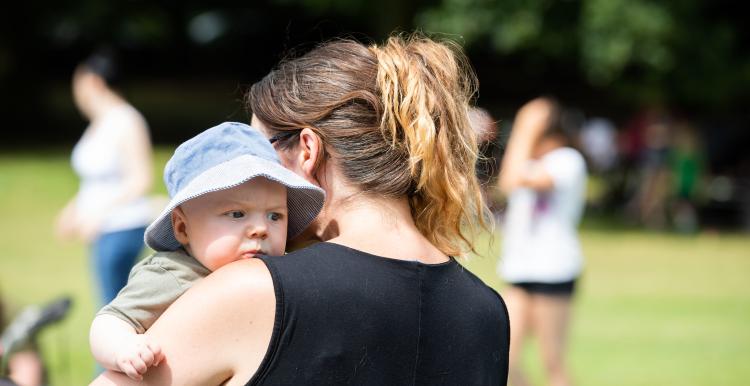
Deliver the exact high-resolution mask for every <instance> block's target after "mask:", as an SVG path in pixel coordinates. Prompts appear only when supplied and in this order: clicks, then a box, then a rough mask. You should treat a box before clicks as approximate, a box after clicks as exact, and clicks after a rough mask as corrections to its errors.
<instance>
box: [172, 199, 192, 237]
mask: <svg viewBox="0 0 750 386" xmlns="http://www.w3.org/2000/svg"><path fill="white" fill-rule="evenodd" d="M187 227H188V225H187V217H186V216H185V212H183V211H182V208H180V207H179V206H178V207H176V208H174V209H172V232H174V238H175V239H177V241H178V242H179V243H180V244H182V245H188V244H190V238H189V237H188V233H187Z"/></svg>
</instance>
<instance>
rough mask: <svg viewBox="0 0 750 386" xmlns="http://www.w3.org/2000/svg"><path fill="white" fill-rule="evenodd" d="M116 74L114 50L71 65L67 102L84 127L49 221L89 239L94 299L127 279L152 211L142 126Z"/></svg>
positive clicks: (66, 233)
mask: <svg viewBox="0 0 750 386" xmlns="http://www.w3.org/2000/svg"><path fill="white" fill-rule="evenodd" d="M117 77H118V69H117V67H116V64H115V61H114V58H113V55H112V53H110V52H106V51H101V52H98V53H95V54H93V55H92V56H91V57H89V58H88V59H86V60H85V61H84V62H83V63H81V64H79V65H78V67H77V68H76V70H75V73H74V75H73V99H74V101H75V104H76V106H77V107H78V109H79V110H80V112H81V114H82V115H83V116H84V117H85V118H86V119H87V120H88V121H89V125H88V127H87V128H86V130H85V131H84V133H83V136H82V137H81V138H80V140H79V141H78V143H77V144H76V145H75V147H74V148H73V154H72V158H71V160H72V165H73V169H74V170H75V172H76V174H77V175H78V176H79V178H80V186H79V189H78V192H77V193H76V195H75V196H74V197H73V198H71V199H70V201H69V202H68V204H67V205H66V206H65V207H64V208H63V209H62V211H61V212H60V214H59V215H58V219H57V224H56V230H57V233H58V236H60V237H61V238H65V239H69V238H78V239H80V240H83V241H86V242H88V243H90V245H91V253H92V264H93V269H94V272H95V276H96V281H97V285H98V287H99V294H100V303H101V304H107V303H109V302H110V301H111V300H112V299H113V298H114V297H115V295H117V293H118V292H119V291H120V289H121V288H122V287H123V286H124V285H125V283H126V282H127V279H128V274H129V272H130V268H131V267H132V266H133V264H134V263H135V260H136V258H137V257H138V255H139V254H140V252H141V250H142V249H143V246H144V243H143V233H144V231H145V229H146V225H148V223H149V222H150V219H151V212H152V210H151V206H150V203H149V201H148V199H147V197H146V194H147V193H148V192H149V190H150V189H151V183H152V174H151V173H152V150H151V141H150V138H149V132H148V126H147V124H146V121H145V119H144V118H143V116H142V115H141V114H140V113H139V112H138V111H137V110H136V109H135V108H134V107H133V106H131V105H130V104H129V103H128V102H127V101H126V100H125V99H124V98H123V97H122V96H121V95H120V94H119V93H118V92H117V91H115V89H113V87H112V84H113V82H115V81H116V80H117Z"/></svg>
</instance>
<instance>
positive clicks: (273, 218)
mask: <svg viewBox="0 0 750 386" xmlns="http://www.w3.org/2000/svg"><path fill="white" fill-rule="evenodd" d="M266 217H267V218H268V219H269V220H271V221H279V220H281V218H282V217H283V215H282V214H281V213H277V212H271V213H269V214H267V215H266Z"/></svg>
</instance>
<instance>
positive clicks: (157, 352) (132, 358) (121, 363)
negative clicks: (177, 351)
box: [117, 334, 164, 381]
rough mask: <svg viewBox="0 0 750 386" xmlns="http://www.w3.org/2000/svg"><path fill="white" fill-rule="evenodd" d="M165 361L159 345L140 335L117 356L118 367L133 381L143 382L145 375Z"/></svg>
mask: <svg viewBox="0 0 750 386" xmlns="http://www.w3.org/2000/svg"><path fill="white" fill-rule="evenodd" d="M162 360H164V354H162V352H161V347H159V345H157V344H155V343H153V342H148V341H147V339H146V336H145V335H142V334H139V335H138V336H137V338H136V339H135V340H134V341H133V342H131V344H130V345H128V346H127V347H123V348H122V349H121V350H120V352H119V353H118V354H117V367H118V368H119V369H120V371H122V372H123V373H125V374H126V375H127V376H128V377H130V378H131V379H133V380H136V381H141V380H143V374H145V373H146V370H148V368H149V367H151V366H158V365H159V363H160V362H161V361H162Z"/></svg>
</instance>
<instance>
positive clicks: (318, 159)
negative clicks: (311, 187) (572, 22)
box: [295, 128, 324, 185]
mask: <svg viewBox="0 0 750 386" xmlns="http://www.w3.org/2000/svg"><path fill="white" fill-rule="evenodd" d="M296 158H297V159H296V160H295V161H296V162H297V165H296V166H298V167H299V171H301V172H302V173H303V177H304V178H305V179H306V180H308V181H310V182H312V183H314V184H316V185H320V181H318V169H319V168H320V167H321V166H322V164H323V159H324V148H323V141H322V140H321V139H320V137H319V136H318V134H317V133H315V131H313V130H312V129H309V128H304V129H302V131H301V132H300V134H299V152H298V153H297V157H296Z"/></svg>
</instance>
